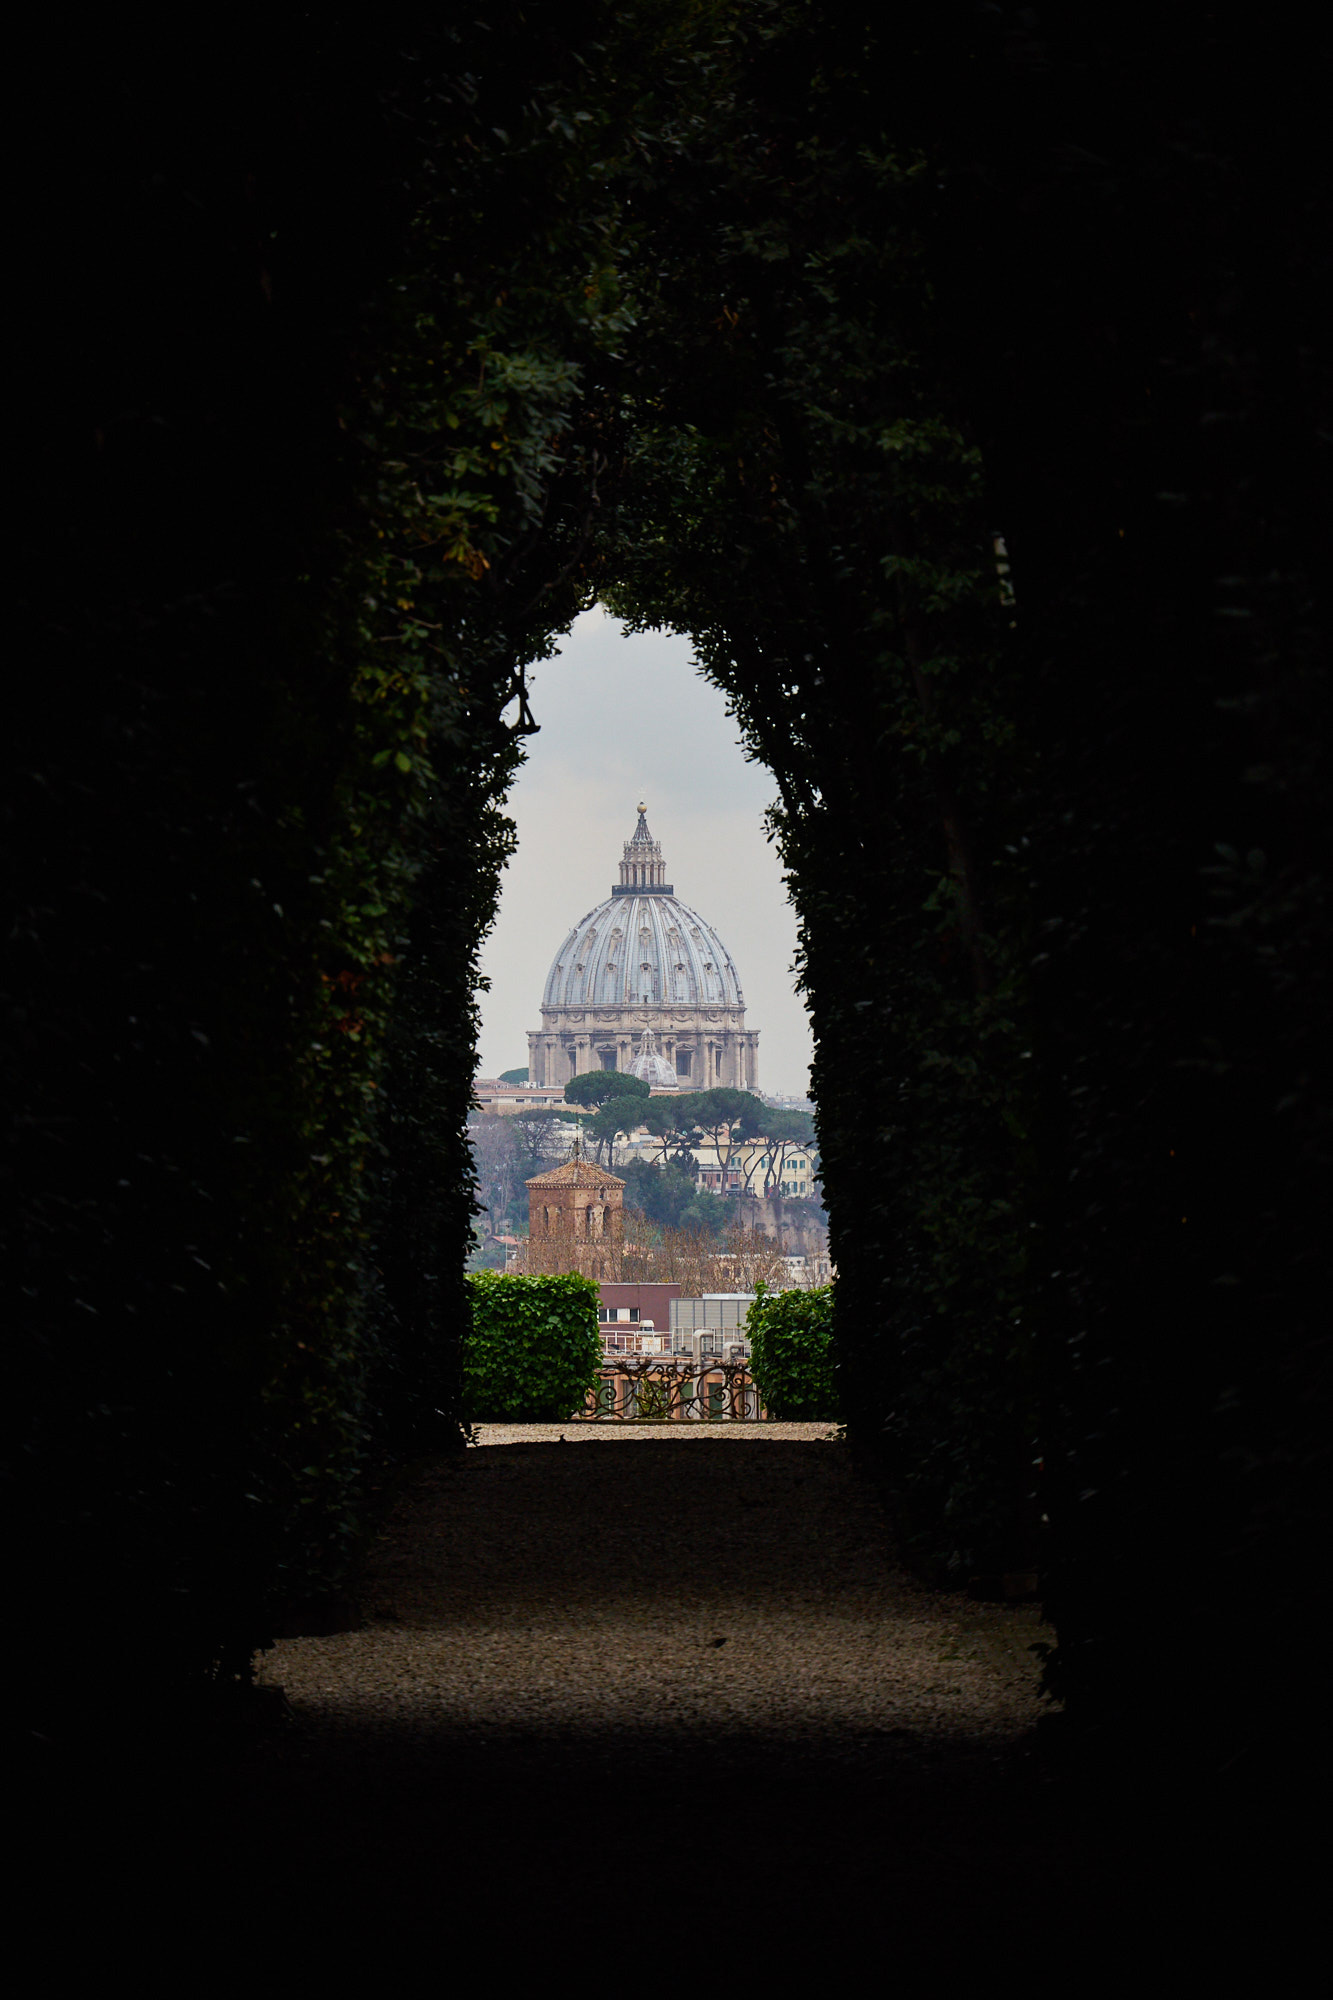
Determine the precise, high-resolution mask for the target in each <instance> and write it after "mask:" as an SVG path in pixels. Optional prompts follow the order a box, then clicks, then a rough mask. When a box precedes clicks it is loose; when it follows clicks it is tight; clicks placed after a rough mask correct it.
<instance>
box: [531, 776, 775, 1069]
mask: <svg viewBox="0 0 1333 2000" xmlns="http://www.w3.org/2000/svg"><path fill="white" fill-rule="evenodd" d="M644 813H645V808H644V806H643V805H642V804H640V806H639V822H638V825H637V826H636V828H635V830H634V833H633V836H632V837H631V838H630V839H629V840H627V841H626V842H625V847H624V856H623V859H622V860H621V863H620V880H619V882H618V883H617V884H616V885H615V886H614V888H613V889H612V891H611V894H610V896H609V897H608V898H607V900H606V902H604V903H599V904H598V906H597V908H596V909H595V910H591V911H589V913H588V915H587V916H586V917H583V918H582V919H581V920H580V921H579V922H578V923H577V924H575V925H574V927H573V929H572V930H571V931H570V932H569V934H568V936H567V937H566V939H565V941H564V943H563V944H562V945H561V947H560V950H559V951H558V953H557V954H556V958H555V962H554V964H553V965H552V967H551V970H550V974H549V975H548V977H547V981H546V988H545V991H544V993H543V995H542V1010H541V1012H542V1024H541V1027H540V1028H534V1029H533V1030H532V1031H531V1033H530V1034H529V1036H528V1074H529V1076H530V1077H531V1078H532V1079H533V1085H535V1086H538V1087H544V1088H547V1089H550V1088H552V1087H557V1088H560V1089H563V1087H564V1085H565V1084H567V1083H568V1082H569V1080H570V1078H571V1077H575V1076H581V1075H582V1074H583V1073H584V1072H585V1071H587V1070H594V1069H618V1070H625V1071H627V1072H631V1073H633V1074H635V1075H638V1076H643V1077H644V1078H646V1080H647V1081H648V1082H649V1083H650V1084H651V1085H652V1087H653V1088H654V1089H655V1090H664V1089H681V1090H711V1089H713V1088H714V1087H715V1086H717V1085H720V1084H726V1085H730V1086H733V1087H735V1088H736V1089H739V1090H757V1089H758V1087H759V1034H758V1031H757V1030H756V1029H753V1028H747V1027H746V1025H745V996H744V994H743V993H742V992H741V985H740V979H739V976H738V975H737V972H736V967H735V965H734V964H733V962H732V958H731V953H730V952H729V951H728V950H727V948H726V946H725V945H724V944H723V943H722V940H721V939H720V938H719V937H718V935H717V933H716V931H714V930H712V929H711V928H710V926H709V925H708V924H706V923H705V922H704V920H703V918H702V917H701V916H700V915H699V914H698V912H697V911H695V910H692V909H691V908H690V906H689V904H688V903H682V902H679V901H678V900H677V898H676V894H675V889H674V887H673V885H672V884H671V883H670V882H668V881H667V880H666V879H665V877H666V865H665V863H664V862H663V859H662V849H661V846H660V844H659V843H658V842H657V841H655V840H654V839H653V837H652V834H651V833H650V832H649V831H648V822H647V820H646V818H645V817H644Z"/></svg>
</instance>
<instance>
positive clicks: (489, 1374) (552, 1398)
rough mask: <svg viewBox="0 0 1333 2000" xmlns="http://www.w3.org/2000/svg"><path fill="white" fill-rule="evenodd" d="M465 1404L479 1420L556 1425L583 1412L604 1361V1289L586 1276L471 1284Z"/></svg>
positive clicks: (484, 1274) (476, 1278)
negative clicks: (600, 1317) (599, 1314)
mask: <svg viewBox="0 0 1333 2000" xmlns="http://www.w3.org/2000/svg"><path fill="white" fill-rule="evenodd" d="M467 1288H468V1295H469V1302H470V1309H471V1322H470V1329H469V1332H468V1334H467V1337H466V1340H465V1342H464V1349H463V1405H464V1409H465V1410H466V1413H467V1415H468V1417H469V1418H470V1419H472V1420H474V1421H501V1420H504V1421H509V1422H514V1423H558V1422H560V1421H562V1420H563V1419H564V1418H566V1417H568V1416H570V1415H571V1413H572V1412H574V1411H575V1410H578V1409H581V1408H582V1405H583V1399H584V1396H585V1395H586V1394H587V1392H588V1390H589V1389H590V1388H591V1387H592V1385H593V1382H594V1381H595V1380H596V1377H597V1372H598V1369H599V1367H600V1366H601V1358H602V1342H601V1335H600V1333H599V1332H598V1327H597V1306H598V1301H599V1297H600V1294H599V1292H598V1290H597V1287H596V1285H595V1284H594V1283H593V1282H592V1280H591V1279H589V1278H580V1277H578V1276H575V1275H568V1276H563V1277H545V1278H540V1277H538V1278H524V1277H504V1276H501V1275H500V1274H499V1273H498V1272H492V1271H479V1272H474V1273H473V1274H472V1275H471V1276H470V1277H469V1278H468V1281H467Z"/></svg>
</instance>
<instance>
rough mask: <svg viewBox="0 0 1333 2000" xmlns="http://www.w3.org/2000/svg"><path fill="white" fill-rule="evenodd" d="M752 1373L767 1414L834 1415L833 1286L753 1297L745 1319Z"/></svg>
mask: <svg viewBox="0 0 1333 2000" xmlns="http://www.w3.org/2000/svg"><path fill="white" fill-rule="evenodd" d="M746 1329H747V1331H748V1333H749V1336H750V1352H751V1356H752V1359H751V1363H750V1368H751V1373H752V1374H753V1376H754V1379H755V1383H756V1386H757V1387H758V1390H759V1394H760V1395H761V1396H762V1398H763V1400H764V1406H765V1408H766V1409H767V1411H768V1414H769V1416H770V1417H794V1418H801V1417H805V1418H813V1419H819V1418H822V1417H834V1416H837V1415H838V1413H839V1412H838V1391H837V1384H836V1381H835V1378H834V1369H833V1287H832V1285H823V1286H821V1287H820V1288H819V1290H818V1291H813V1292H766V1291H765V1290H764V1288H763V1286H762V1285H761V1286H759V1287H758V1295H757V1297H756V1299H755V1302H754V1304H753V1305H752V1306H751V1307H750V1311H749V1315H748V1317H747V1319H746Z"/></svg>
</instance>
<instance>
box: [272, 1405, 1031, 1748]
mask: <svg viewBox="0 0 1333 2000" xmlns="http://www.w3.org/2000/svg"><path fill="white" fill-rule="evenodd" d="M831 1436H832V1432H831V1427H830V1426H828V1425H796V1424H792V1425H782V1426H778V1425H766V1426H764V1427H762V1428H760V1427H759V1426H749V1425H740V1424H735V1425H725V1426H718V1427H717V1428H716V1429H708V1430H705V1429H704V1427H703V1426H702V1425H700V1426H694V1425H690V1426H686V1425H680V1426H675V1425H673V1426H670V1427H666V1426H663V1427H662V1428H660V1429H659V1428H657V1427H656V1426H647V1425H644V1426H628V1425H609V1424H607V1425H570V1426H567V1427H565V1429H564V1432H563V1437H564V1440H565V1442H564V1443H563V1444H562V1443H561V1442H560V1439H561V1437H562V1432H561V1429H560V1427H558V1426H538V1425H528V1426H498V1425H497V1426H486V1427H485V1428H484V1429H483V1430H482V1432H481V1448H480V1449H477V1450H474V1451H470V1452H468V1453H467V1454H465V1455H464V1456H463V1457H461V1458H459V1459H457V1460H452V1461H443V1462H441V1463H439V1464H437V1465H434V1466H432V1467H431V1468H430V1469H429V1470H428V1471H425V1472H423V1473H422V1474H421V1476H420V1477H419V1479H418V1480H417V1481H416V1483H415V1484H414V1485H413V1486H412V1487H411V1489H410V1491H408V1492H407V1493H405V1494H404V1495H403V1496H402V1498H401V1499H400V1501H399V1503H398V1505H397V1507H396V1508H395V1509H394V1511H393V1512H392V1514H391V1516H390V1518H389V1519H388V1520H387V1521H386V1523H385V1524H384V1526H383V1528H382V1530H381V1532H380V1534H379V1536H378V1539H377V1540H376V1542H375V1544H374V1547H373V1549H372V1551H371V1553H370V1556H369V1559H368V1561H367V1563H366V1566H365V1570H364V1574H363V1575H362V1577H361V1580H360V1586H359V1596H360V1602H361V1607H362V1612H363V1615H364V1619H365V1623H364V1627H363V1629H361V1630H354V1631H348V1632H342V1633H337V1634H335V1635H333V1636H330V1637H323V1638H295V1639H286V1640H283V1641H281V1642H280V1643H279V1644H278V1645H277V1646H275V1647H274V1648H273V1649H272V1650H271V1651H270V1652H269V1653H267V1654H265V1655H264V1656H263V1659H262V1664H261V1678H262V1680H263V1681H264V1682H266V1683H268V1684H270V1685H277V1686H281V1687H282V1688H283V1689H284V1690H285V1692H286V1696H287V1700H288V1702H289V1703H290V1704H291V1707H292V1709H293V1711H294V1713H295V1715H296V1716H297V1718H298V1719H299V1721H300V1723H301V1725H302V1727H303V1729H304V1730H305V1732H306V1733H307V1734H314V1735H319V1736H321V1737H328V1736H329V1735H330V1734H334V1735H336V1734H338V1733H339V1732H346V1731H348V1730H352V1731H358V1732H366V1731H370V1732H372V1733H373V1732H376V1731H389V1732H392V1733H393V1734H394V1735H397V1736H401V1735H402V1734H403V1732H407V1733H409V1734H416V1735H418V1736H420V1737H422V1738H429V1737H436V1738H440V1737H447V1738H451V1739H454V1740H457V1739H459V1738H464V1739H467V1738H471V1739H473V1740H474V1741H484V1742H486V1743H487V1744H492V1745H494V1744H498V1743H500V1742H502V1741H503V1740H505V1739H506V1738H509V1739H514V1738H516V1737H520V1736H521V1737H527V1736H529V1735H531V1734H532V1733H533V1732H540V1733H542V1734H543V1735H549V1736H550V1737H552V1738H553V1739H556V1740H559V1739H561V1738H569V1737H571V1736H572V1737H573V1738H575V1739H577V1740H578V1741H579V1742H580V1744H581V1746H582V1747H583V1748H584V1749H585V1750H586V1749H587V1748H588V1747H590V1746H593V1745H596V1744H597V1743H598V1742H599V1741H600V1740H602V1739H608V1738H616V1737H620V1736H624V1735H626V1734H627V1733H628V1734H632V1735H634V1736H635V1737H636V1738H638V1739H639V1740H640V1742H641V1743H642V1742H645V1741H652V1740H656V1741H657V1742H658V1744H659V1745H660V1746H662V1747H666V1746H669V1745H670V1744H671V1742H672V1741H673V1740H674V1741H687V1742H688V1741H697V1740H698V1739H699V1738H700V1735H701V1733H707V1734H708V1735H710V1736H711V1737H713V1738H714V1739H718V1740H723V1739H725V1740H727V1741H728V1742H730V1743H731V1744H732V1745H733V1746H735V1745H738V1744H739V1743H740V1742H742V1741H744V1740H745V1739H751V1740H763V1739H770V1738H773V1737H775V1736H776V1737H780V1738H781V1739H783V1740H784V1741H785V1742H786V1743H787V1744H788V1745H790V1746H794V1745H795V1744H797V1743H798V1742H800V1743H803V1744H806V1745H810V1744H814V1743H816V1742H819V1743H822V1744H823V1745H824V1746H825V1748H828V1749H835V1750H836V1752H837V1753H838V1754H839V1755H840V1756H848V1755H854V1756H855V1757H856V1758H857V1759H859V1760H860V1761H861V1762H862V1763H863V1764H864V1763H865V1762H866V1760H867V1759H870V1760H872V1761H874V1760H876V1759H881V1758H882V1757H883V1755H884V1754H885V1753H892V1755H893V1757H894V1758H895V1760H900V1759H901V1756H902V1754H903V1752H904V1750H906V1749H912V1750H915V1751H917V1752H920V1751H921V1750H923V1749H926V1748H927V1747H928V1746H929V1745H930V1744H931V1743H932V1742H938V1741H939V1740H942V1739H953V1740H954V1741H955V1742H956V1743H958V1744H959V1745H960V1747H961V1746H962V1745H964V1744H966V1745H967V1746H968V1747H969V1748H970V1749H971V1750H973V1751H974V1752H982V1753H983V1754H992V1755H993V1754H995V1753H996V1751H997V1750H999V1749H1002V1748H1003V1747H1004V1746H1006V1745H1008V1746H1013V1745H1014V1744H1015V1743H1017V1742H1018V1741H1020V1740H1022V1739H1024V1738H1025V1737H1026V1735H1027V1733H1028V1732H1029V1731H1030V1730H1031V1728H1032V1725H1033V1723H1034V1722H1035V1720H1036V1718H1037V1715H1038V1713H1039V1703H1038V1700H1037V1696H1036V1685H1035V1684H1036V1670H1035V1666H1034V1662H1033V1658H1032V1655H1031V1653H1030V1652H1029V1651H1028V1650H1027V1649H1028V1648H1029V1647H1030V1646H1031V1645H1032V1643H1033V1641H1034V1640H1035V1639H1037V1638H1038V1637H1039V1627H1038V1622H1037V1617H1036V1614H1035V1612H1033V1611H1031V1610H1029V1609H1027V1608H1023V1609H1018V1610H1015V1609H1010V1608H1007V1607H1000V1606H988V1605H972V1604H968V1603H966V1601H965V1600H959V1599H957V1598H953V1597H941V1596H937V1595H933V1594H932V1593H930V1592H928V1591H925V1590H923V1589H921V1588H920V1587H919V1586H918V1585H917V1584H915V1583H914V1582H913V1581H912V1580H911V1579H910V1578H909V1577H907V1576H906V1575H905V1574H904V1573H903V1572H902V1571H901V1569H900V1568H899V1567H898V1566H897V1564H896V1563H895V1561H894V1558H893V1553H892V1549H891V1546H890V1542H889V1532H888V1526H887V1523H886V1520H885V1517H884V1514H883V1510H882V1508H881V1507H880V1505H879V1503H878V1501H877V1498H876V1496H875V1494H874V1493H873V1491H872V1490H871V1489H870V1487H869V1486H868V1485H866V1484H865V1483H864V1481H862V1480H861V1479H859V1478H858V1477H857V1475H856V1473H855V1471H854V1468H853V1465H852V1461H851V1457H850V1454H849V1453H848V1452H847V1450H846V1448H845V1447H844V1446H842V1445H840V1444H838V1443H834V1442H829V1441H827V1440H829V1439H830V1438H831ZM594 1444H596V1445H605V1444H619V1445H621V1446H622V1447H624V1448H623V1449H621V1450H618V1451H606V1450H592V1449H580V1448H579V1447H580V1446H581V1445H584V1446H591V1445H594ZM631 1445H637V1446H638V1447H640V1448H639V1449H635V1450H630V1449H629V1448H628V1447H630V1446H631Z"/></svg>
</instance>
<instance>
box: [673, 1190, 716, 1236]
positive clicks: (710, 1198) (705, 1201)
mask: <svg viewBox="0 0 1333 2000" xmlns="http://www.w3.org/2000/svg"><path fill="white" fill-rule="evenodd" d="M727 1221H728V1210H727V1204H726V1202H725V1201H724V1200H723V1199H722V1196H721V1195H720V1194H714V1193H713V1190H712V1189H711V1188H696V1189H695V1191H694V1193H693V1195H691V1197H690V1199H689V1201H687V1202H686V1204H685V1206H684V1208H682V1210H681V1211H680V1215H679V1217H678V1218H677V1222H676V1227H677V1228H678V1229H690V1230H693V1229H697V1230H699V1231H700V1232H701V1233H702V1234H703V1235H704V1236H714V1237H715V1236H720V1235H721V1234H722V1232H723V1230H724V1229H725V1228H726V1226H727Z"/></svg>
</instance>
